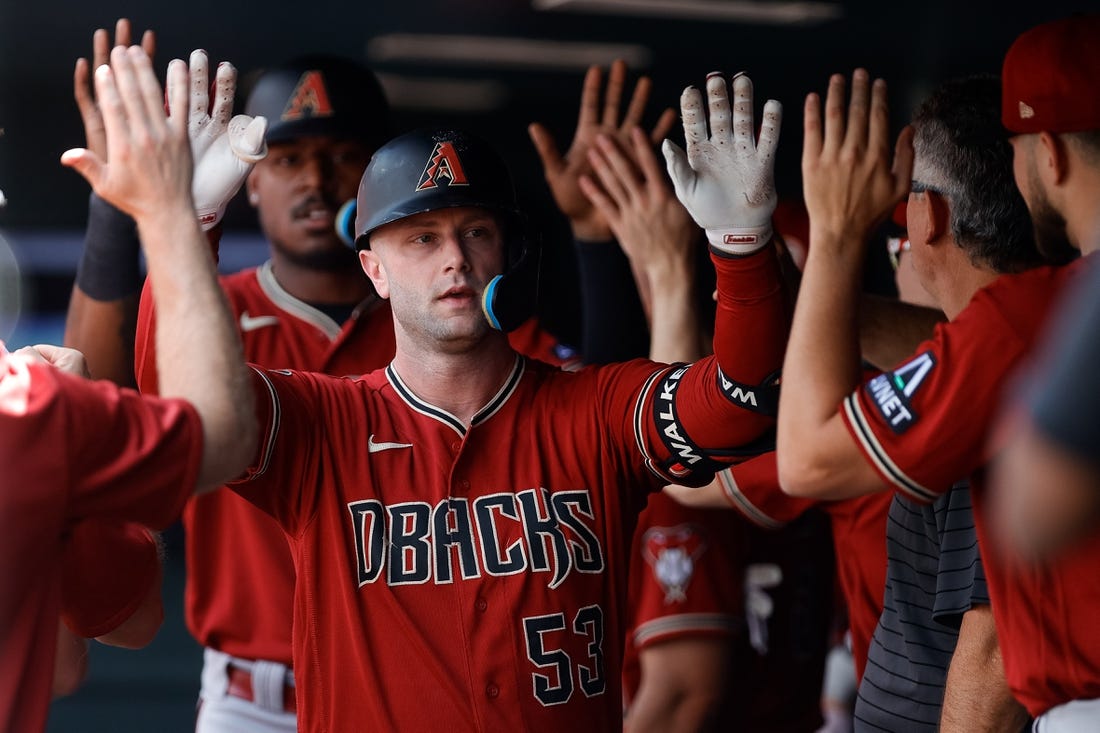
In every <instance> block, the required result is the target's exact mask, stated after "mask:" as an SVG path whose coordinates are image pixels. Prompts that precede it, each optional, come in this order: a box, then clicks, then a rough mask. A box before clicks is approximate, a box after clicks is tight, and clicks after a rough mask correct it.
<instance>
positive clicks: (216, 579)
mask: <svg viewBox="0 0 1100 733" xmlns="http://www.w3.org/2000/svg"><path fill="white" fill-rule="evenodd" d="M221 286H222V290H223V291H224V292H225V294H226V297H227V298H228V300H229V306H230V309H231V310H232V312H233V316H234V318H235V319H236V320H237V324H238V329H239V332H240V335H241V342H242V344H243V347H244V355H245V358H246V359H247V360H248V361H250V362H253V363H255V364H262V365H264V366H265V367H269V368H272V369H276V368H287V369H298V370H301V371H310V372H321V373H324V374H331V375H334V376H358V375H360V374H365V373H368V372H372V371H374V370H375V369H379V368H381V367H384V366H385V365H386V364H388V363H389V362H390V360H391V359H393V352H394V332H393V316H392V314H391V312H390V306H389V302H388V301H384V300H381V299H379V298H377V297H372V298H369V299H368V300H366V301H364V302H363V303H362V304H360V305H359V306H358V307H357V308H356V309H355V310H354V311H353V313H352V316H351V318H349V319H348V320H347V321H346V322H345V323H344V324H342V325H341V324H338V323H336V322H335V321H334V320H333V319H332V318H330V317H329V316H327V315H325V314H324V313H322V312H321V311H319V310H317V309H316V308H314V307H312V306H310V305H309V304H307V303H304V302H302V301H301V300H299V299H297V298H295V297H294V296H293V295H291V294H290V293H288V292H286V290H284V289H283V288H282V286H281V285H279V283H278V282H277V281H276V279H275V276H274V274H273V272H272V268H271V263H270V262H268V263H266V264H264V265H261V266H260V267H258V268H255V269H250V270H245V271H242V272H239V273H235V274H233V275H228V276H224V277H222V278H221ZM138 332H139V337H138V353H137V376H138V384H139V386H140V387H141V389H142V391H145V392H155V391H156V362H155V360H154V356H155V354H154V348H153V347H154V338H155V336H154V334H155V328H154V323H153V308H152V299H151V294H150V293H148V291H147V292H146V293H143V295H142V306H141V313H140V316H139V328H138ZM509 339H510V341H511V343H513V345H514V346H516V348H517V350H518V351H520V352H521V353H524V354H527V355H529V356H533V357H535V358H540V359H542V360H544V361H548V362H550V363H554V364H555V365H563V364H564V361H563V360H562V359H561V358H560V356H559V355H558V354H557V353H556V351H555V349H554V342H553V340H552V338H551V337H550V336H549V335H548V334H547V333H546V332H545V331H542V330H541V329H539V328H538V324H537V322H536V321H535V320H534V319H531V320H530V321H528V322H527V323H524V324H523V325H522V326H521V327H520V328H518V329H516V331H514V332H513V333H512V334H509ZM183 518H184V525H185V527H186V530H187V534H188V538H189V539H188V542H187V550H186V551H187V563H186V567H187V586H186V590H185V594H184V604H185V613H186V619H187V626H188V628H189V629H190V630H191V633H192V635H193V636H194V637H195V639H196V640H198V641H199V643H200V644H203V645H204V646H210V647H213V648H215V649H218V650H220V651H223V652H226V653H228V654H232V655H234V656H237V657H243V658H246V659H266V660H272V661H277V662H281V663H282V664H286V665H288V666H290V665H291V662H292V652H291V624H292V619H293V608H294V563H293V560H292V559H291V556H290V550H289V548H288V547H287V543H286V537H285V535H284V534H283V531H282V529H281V528H280V527H279V526H278V524H276V523H275V522H273V521H271V518H270V517H269V516H268V515H267V514H265V513H264V512H262V511H260V510H258V509H256V508H255V507H254V506H252V504H250V503H249V502H247V501H245V500H244V499H242V498H241V497H239V496H237V495H236V494H234V493H233V492H231V491H214V492H210V493H208V494H204V495H202V496H197V497H195V498H194V499H192V500H191V501H190V502H189V503H188V505H187V508H186V510H185V511H184V515H183Z"/></svg>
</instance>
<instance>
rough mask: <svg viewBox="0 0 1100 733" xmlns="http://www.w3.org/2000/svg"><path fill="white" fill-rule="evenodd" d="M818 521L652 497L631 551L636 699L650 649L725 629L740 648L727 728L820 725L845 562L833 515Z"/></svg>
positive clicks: (630, 634)
mask: <svg viewBox="0 0 1100 733" xmlns="http://www.w3.org/2000/svg"><path fill="white" fill-rule="evenodd" d="M816 519H817V520H820V521H816V522H815V521H814V520H815V518H813V517H809V516H808V517H807V518H806V521H805V522H800V523H797V526H794V527H791V528H787V529H779V530H762V529H759V528H757V527H756V526H755V525H753V524H751V523H750V522H748V521H747V520H746V519H744V518H743V517H741V516H740V515H738V514H736V513H734V512H723V511H714V510H711V509H698V508H692V507H685V506H683V505H682V504H679V503H677V502H676V501H675V500H674V499H672V498H671V497H669V496H668V495H667V494H664V493H661V492H659V493H656V494H653V495H651V496H650V499H649V504H648V506H647V507H646V509H645V511H643V512H642V514H641V516H640V517H639V518H638V528H637V530H635V533H634V543H633V549H632V552H631V558H630V563H631V564H630V583H629V587H628V592H629V598H628V609H629V613H630V620H629V625H628V631H627V635H626V653H625V660H624V664H623V687H624V697H625V699H626V701H627V705H628V706H629V704H630V701H631V699H632V698H633V697H634V695H635V694H636V693H637V690H638V686H639V684H640V683H641V666H640V662H639V659H638V654H639V652H640V651H641V650H644V649H646V648H649V647H651V646H653V645H658V644H661V643H663V642H666V641H674V640H676V639H697V638H700V637H719V638H722V639H723V641H724V643H726V644H728V647H729V650H730V667H729V669H730V684H729V691H728V694H727V695H725V696H724V697H725V702H724V704H723V710H722V712H721V716H722V717H721V723H719V722H718V721H715V723H716V724H717V725H718V727H719V728H722V729H725V728H730V729H739V730H750V731H756V730H769V731H777V732H778V731H791V732H792V733H793V732H794V731H801V732H808V731H814V730H817V728H818V727H820V725H821V708H820V699H821V681H822V675H823V671H824V664H825V652H826V646H827V644H826V640H827V636H828V629H829V623H830V618H831V615H832V614H831V610H832V590H833V587H832V562H833V560H832V551H831V542H832V540H831V536H830V533H829V529H828V521H827V520H825V519H824V518H822V517H820V516H818V517H816ZM811 525H812V526H811ZM746 593H748V594H749V595H750V596H751V598H750V600H749V601H748V603H746V601H745V594H746Z"/></svg>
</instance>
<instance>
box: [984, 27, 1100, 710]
mask: <svg viewBox="0 0 1100 733" xmlns="http://www.w3.org/2000/svg"><path fill="white" fill-rule="evenodd" d="M1097 73H1100V15H1096V14H1091V15H1079V16H1071V17H1069V18H1063V19H1061V20H1056V21H1052V22H1050V23H1045V24H1043V25H1040V26H1037V27H1035V28H1032V29H1030V30H1028V31H1026V32H1025V33H1023V34H1021V35H1020V37H1019V38H1017V39H1016V41H1015V42H1014V43H1013V44H1012V46H1011V47H1010V48H1009V50H1008V52H1007V53H1006V54H1005V59H1004V66H1003V69H1002V74H1001V81H1002V90H1003V93H1002V99H1001V103H1002V107H1001V120H1002V122H1003V123H1004V125H1005V127H1006V128H1007V129H1008V130H1009V131H1010V132H1012V133H1014V136H1013V137H1012V138H1011V141H1012V147H1013V153H1014V157H1013V162H1014V168H1013V171H1014V173H1015V176H1016V183H1017V185H1018V186H1019V187H1020V192H1021V193H1022V194H1023V197H1024V200H1025V201H1026V202H1027V207H1028V210H1029V211H1030V212H1031V218H1032V221H1033V222H1034V225H1035V237H1036V243H1037V244H1038V245H1039V249H1040V250H1041V251H1043V252H1044V253H1048V254H1053V255H1055V256H1058V255H1060V254H1062V255H1064V254H1069V253H1072V252H1073V251H1074V250H1077V251H1080V252H1081V253H1082V254H1083V255H1085V257H1083V258H1082V260H1084V261H1085V262H1084V263H1083V264H1082V266H1081V268H1080V269H1081V270H1082V271H1083V270H1085V269H1087V268H1091V269H1093V270H1095V268H1096V265H1097V262H1096V260H1097V258H1096V256H1095V254H1094V253H1095V252H1096V251H1097V249H1100V226H1098V224H1097V218H1096V212H1097V206H1096V201H1097V197H1098V195H1100V164H1098V161H1100V133H1098V131H1100V101H1098V100H1097V97H1096V94H1095V93H1094V90H1095V83H1096V75H1097ZM1090 262H1091V264H1090ZM1079 315H1080V314H1079ZM1046 378H1047V379H1050V375H1048V376H1047V377H1046ZM1045 387H1046V388H1048V389H1051V390H1052V391H1054V392H1058V391H1062V393H1063V396H1062V401H1061V404H1062V405H1069V404H1072V405H1074V407H1075V408H1076V409H1083V405H1084V404H1085V401H1084V400H1080V401H1074V400H1073V398H1072V397H1071V398H1070V399H1069V400H1066V399H1065V394H1066V391H1067V390H1072V388H1073V385H1072V383H1068V384H1048V385H1045ZM1032 410H1033V411H1032V414H1031V415H1030V416H1029V418H1028V419H1030V420H1032V421H1033V422H1032V427H1033V428H1035V427H1037V426H1038V424H1039V420H1038V411H1037V410H1034V408H1032ZM1059 412H1060V410H1057V409H1056V410H1055V411H1054V412H1053V414H1052V413H1051V412H1049V411H1048V412H1047V414H1045V415H1044V416H1043V418H1044V419H1045V420H1047V421H1051V422H1055V423H1063V424H1070V425H1072V424H1074V423H1083V424H1085V425H1091V424H1092V418H1091V417H1090V416H1088V415H1087V413H1085V412H1077V413H1074V412H1070V411H1067V412H1065V413H1063V414H1057V413H1059ZM1086 433H1087V430H1086ZM999 437H1000V438H1001V439H1002V440H1003V438H1004V436H1003V435H1001V436H999ZM1024 437H1025V440H1024V442H1023V445H1022V446H1016V447H1022V448H1023V449H1024V450H1023V451H1021V455H1019V456H1012V455H1010V453H1009V451H1011V450H1013V447H1014V446H1009V447H1007V448H1005V450H1004V452H1003V453H1002V455H1003V458H1004V460H1005V461H1006V463H1007V466H1006V467H1005V469H1004V470H1003V471H1002V476H1008V477H1011V478H1010V480H1009V483H1007V484H1006V485H1005V487H1006V488H1007V489H1008V491H1004V493H1003V494H1002V491H1003V489H1002V487H997V488H996V490H994V491H993V492H991V493H992V494H993V495H994V499H1000V498H1003V499H1004V500H1005V504H1006V506H1007V507H1009V511H1008V514H1009V515H1010V516H1011V515H1015V517H1016V518H1017V519H1016V522H1017V523H1021V524H1022V523H1027V522H1031V521H1034V525H1035V526H1034V527H1031V528H1029V530H1025V533H1024V536H1023V537H1016V538H1012V539H1010V538H1008V537H1005V538H1002V537H1000V536H993V537H992V538H991V537H990V536H989V535H992V534H993V533H992V532H990V531H988V530H987V531H986V533H985V534H986V536H981V535H979V538H980V539H981V540H983V541H985V542H988V541H990V540H991V539H993V540H998V541H999V542H1000V544H1001V546H1002V547H1003V548H1004V549H1005V551H1006V554H1007V555H1008V556H1009V559H1007V560H1006V561H1005V562H1004V564H1003V566H1002V564H1001V563H998V564H997V566H996V567H995V568H994V570H995V573H994V572H993V571H990V573H989V574H990V591H991V592H992V594H993V612H994V615H995V617H996V620H997V630H998V633H1000V634H1001V639H1002V641H1001V644H1002V647H1003V648H1004V654H1005V670H1006V673H1007V674H1008V680H1009V684H1010V685H1011V686H1012V689H1013V693H1014V694H1015V695H1016V696H1017V698H1018V699H1020V701H1021V702H1023V703H1024V704H1025V705H1027V707H1028V709H1029V710H1030V711H1031V712H1032V714H1033V715H1037V719H1036V730H1043V731H1085V730H1091V729H1093V728H1095V726H1096V720H1097V718H1098V716H1100V632H1098V630H1097V625H1096V623H1095V610H1096V608H1097V607H1100V582H1097V581H1096V566H1097V562H1098V561H1100V534H1097V533H1096V532H1093V533H1091V534H1090V535H1087V536H1086V537H1084V538H1082V539H1081V540H1080V541H1079V542H1077V543H1076V544H1074V545H1073V546H1072V548H1069V549H1067V551H1066V552H1065V553H1064V554H1061V555H1059V556H1058V557H1056V558H1051V559H1050V560H1049V561H1047V562H1044V563H1043V564H1042V565H1035V564H1031V563H1026V562H1023V561H1022V560H1021V558H1020V556H1019V555H1017V554H1014V553H1011V552H1008V547H1010V546H1011V544H1012V543H1013V541H1016V542H1020V544H1022V545H1025V546H1026V544H1027V540H1029V539H1033V538H1034V536H1035V534H1032V533H1037V534H1038V535H1042V534H1043V533H1044V531H1045V530H1046V527H1049V524H1048V522H1049V520H1050V518H1051V509H1052V508H1053V509H1054V512H1053V513H1054V514H1055V515H1056V514H1057V508H1058V506H1059V504H1060V503H1061V502H1060V501H1059V497H1058V496H1057V495H1055V496H1050V494H1048V492H1047V491H1045V488H1046V487H1045V485H1043V484H1042V483H1040V484H1038V485H1033V486H1027V483H1028V482H1029V481H1033V480H1035V479H1040V480H1041V481H1044V482H1045V480H1048V479H1049V478H1050V477H1049V476H1046V475H1044V476H1041V477H1038V476H1036V475H1035V474H1034V473H1033V472H1032V471H1030V470H1028V467H1027V461H1028V460H1029V455H1032V456H1033V455H1034V453H1031V452H1030V451H1031V450H1032V449H1034V448H1036V447H1037V446H1036V445H1035V442H1034V441H1035V439H1036V437H1037V436H1036V435H1035V434H1034V433H1032V434H1031V435H1030V436H1028V435H1027V434H1026V432H1025V435H1024ZM1029 437H1030V438H1031V440H1032V442H1031V444H1030V445H1029V444H1028V440H1027V438H1029ZM1040 441H1041V439H1040ZM994 447H995V448H996V447H999V446H994ZM1038 448H1039V454H1040V455H1042V452H1043V446H1042V445H1041V442H1040V445H1039V446H1038ZM1016 460H1019V461H1021V463H1015V461H1016ZM1016 469H1018V471H1017V470H1016ZM1016 472H1018V473H1019V476H1018V477H1016V476H1013V473H1016ZM1018 482H1022V483H1023V484H1024V486H1023V487H1022V486H1020V483H1018ZM1024 487H1026V488H1024ZM1040 487H1041V488H1040ZM1021 488H1024V490H1023V491H1020V490H1019V489H1021ZM1013 489H1015V490H1013ZM1021 518H1022V519H1021ZM1009 526H1011V523H1010V524H1009ZM978 528H979V530H981V529H982V526H981V525H980V524H979V527H978ZM990 564H992V561H990ZM1052 598H1057V599H1058V602H1057V603H1056V604H1051V602H1050V599H1052ZM1001 599H1004V603H1003V604H1002V603H1001ZM1052 605H1054V606H1055V607H1053V608H1052V607H1051V606H1052ZM1002 608H1003V609H1005V610H1004V611H1000V609H1002ZM1040 713H1041V714H1040Z"/></svg>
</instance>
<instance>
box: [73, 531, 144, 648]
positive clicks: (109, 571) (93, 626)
mask: <svg viewBox="0 0 1100 733" xmlns="http://www.w3.org/2000/svg"><path fill="white" fill-rule="evenodd" d="M159 568H160V557H159V548H158V547H157V541H156V539H155V538H154V537H153V535H152V533H150V532H149V530H147V529H145V528H144V527H142V526H141V525H139V524H133V523H131V522H122V521H117V520H109V519H86V520H84V521H81V522H78V523H77V524H76V526H74V527H73V530H72V532H71V534H70V536H69V539H68V542H66V544H65V547H64V550H63V555H62V573H63V581H62V593H63V600H62V608H61V618H62V620H63V621H64V622H65V625H66V626H68V627H69V629H70V630H71V631H72V632H73V633H74V634H76V635H77V636H83V637H85V638H89V639H92V638H95V637H97V636H102V635H103V634H106V633H108V632H110V631H113V630H114V629H116V628H118V626H119V624H121V623H122V622H123V621H125V620H126V619H128V618H130V616H132V615H133V614H134V611H136V610H137V609H138V607H139V606H141V604H142V602H143V601H144V600H145V598H146V596H147V595H148V594H149V591H150V589H151V588H152V586H153V583H154V582H155V581H156V579H157V574H158V572H159Z"/></svg>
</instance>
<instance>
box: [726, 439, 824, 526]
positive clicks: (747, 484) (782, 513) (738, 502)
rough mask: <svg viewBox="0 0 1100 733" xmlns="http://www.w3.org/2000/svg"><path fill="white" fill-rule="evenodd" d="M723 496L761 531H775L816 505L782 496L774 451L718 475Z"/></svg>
mask: <svg viewBox="0 0 1100 733" xmlns="http://www.w3.org/2000/svg"><path fill="white" fill-rule="evenodd" d="M717 478H718V480H719V482H720V483H721V485H722V493H723V494H724V495H725V497H726V500H727V501H728V502H729V503H730V504H731V505H732V506H733V508H734V509H736V510H737V511H739V512H741V514H743V515H744V516H745V518H746V519H748V520H749V521H751V522H752V523H754V524H757V525H759V526H761V527H763V528H764V529H777V528H779V527H782V526H783V525H784V524H787V523H788V522H791V521H793V520H795V519H797V518H798V517H800V516H801V515H802V513H803V512H805V511H807V510H808V509H810V508H812V507H814V506H817V504H818V502H817V501H815V500H813V499H803V498H799V497H795V496H789V495H787V494H785V493H783V489H781V488H780V487H779V471H778V467H777V466H776V461H775V451H768V452H767V453H764V454H763V455H760V456H757V457H755V458H750V459H749V460H747V461H745V462H744V463H739V464H737V465H736V466H730V467H729V468H725V469H722V470H721V471H719V472H718V477H717Z"/></svg>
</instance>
